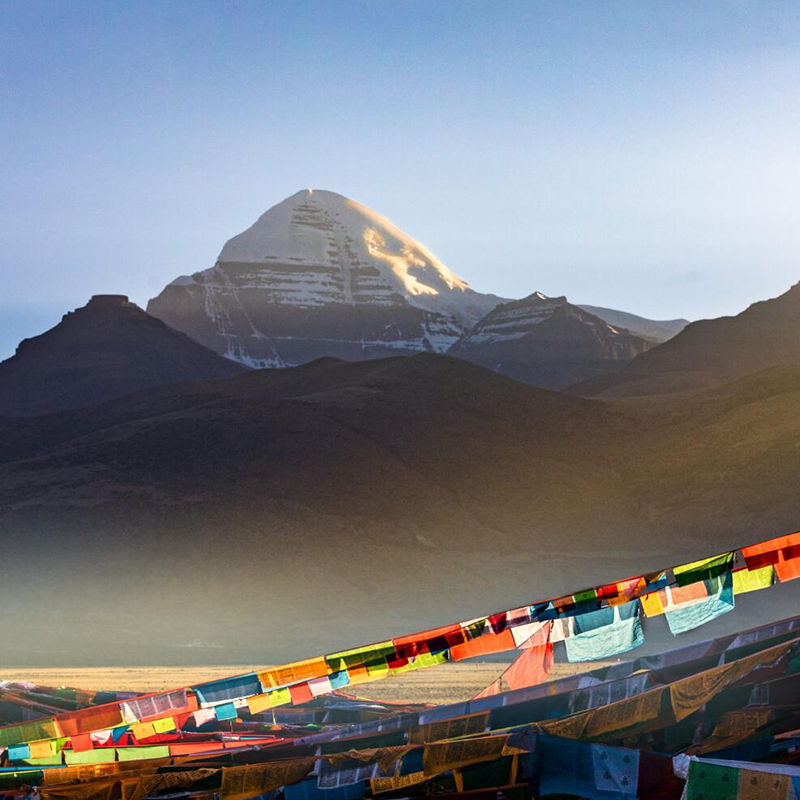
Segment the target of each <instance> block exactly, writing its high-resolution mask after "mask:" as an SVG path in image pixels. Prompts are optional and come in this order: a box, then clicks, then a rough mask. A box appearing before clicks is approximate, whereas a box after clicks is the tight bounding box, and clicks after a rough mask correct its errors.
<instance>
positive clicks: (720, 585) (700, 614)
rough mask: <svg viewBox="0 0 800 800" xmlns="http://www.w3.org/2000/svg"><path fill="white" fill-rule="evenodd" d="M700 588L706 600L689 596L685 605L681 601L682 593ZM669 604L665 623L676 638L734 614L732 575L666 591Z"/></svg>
mask: <svg viewBox="0 0 800 800" xmlns="http://www.w3.org/2000/svg"><path fill="white" fill-rule="evenodd" d="M700 586H702V587H703V590H704V592H705V595H706V596H705V597H704V598H703V597H700V598H696V597H690V598H688V599H687V601H686V602H683V603H682V602H681V599H682V595H681V592H682V591H689V590H692V589H693V588H694V587H700ZM665 591H666V592H667V594H668V595H669V598H670V602H669V604H668V605H667V607H666V609H665V610H666V617H667V624H668V625H669V629H670V631H672V633H673V634H675V635H677V634H679V633H685V632H686V631H691V630H694V629H695V628H699V627H700V626H701V625H705V624H706V623H707V622H711V620H712V619H716V618H717V617H720V616H722V615H723V614H727V613H728V612H729V611H733V606H734V599H733V573H731V572H727V573H725V574H724V575H720V576H719V577H718V578H711V580H707V581H702V582H701V583H700V584H691V585H690V586H687V587H685V588H684V587H681V588H675V587H672V588H669V589H666V590H665Z"/></svg>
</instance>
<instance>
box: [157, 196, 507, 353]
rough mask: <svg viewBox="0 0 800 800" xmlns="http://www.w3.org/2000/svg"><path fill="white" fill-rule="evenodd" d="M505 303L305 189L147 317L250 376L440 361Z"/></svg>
mask: <svg viewBox="0 0 800 800" xmlns="http://www.w3.org/2000/svg"><path fill="white" fill-rule="evenodd" d="M498 302H500V298H497V297H495V296H494V295H483V294H479V293H478V292H475V291H473V290H472V289H470V287H469V286H468V284H467V283H466V281H464V280H462V279H461V278H460V277H458V275H456V274H455V273H454V272H453V271H452V270H450V269H449V268H448V267H447V266H445V264H444V263H443V262H442V261H441V260H440V259H438V258H437V257H436V256H435V255H434V254H433V253H432V252H431V251H430V250H429V249H428V248H427V247H425V246H424V245H422V244H420V243H419V242H417V241H416V240H415V239H413V238H412V237H411V236H409V235H408V234H406V233H404V232H403V231H402V230H400V228H398V227H397V226H396V225H394V224H393V223H392V222H390V221H389V220H388V219H386V218H385V217H383V216H382V215H380V214H378V213H376V212H375V211H372V210H371V209H369V208H367V207H366V206H363V205H361V204H360V203H357V202H355V201H354V200H350V199H349V198H347V197H344V196H343V195H340V194H336V193H335V192H329V191H322V190H318V189H313V190H312V189H305V190H303V191H300V192H297V193H296V194H293V195H292V196H291V197H288V198H286V199H285V200H283V201H282V202H280V203H278V204H277V205H275V206H273V207H272V208H270V209H269V210H268V211H266V212H265V213H264V214H262V215H261V216H260V217H259V218H258V219H257V220H256V222H255V223H254V224H253V225H251V226H250V227H249V228H248V229H247V230H245V231H243V232H242V233H240V234H238V235H237V236H234V237H233V238H232V239H230V240H229V241H228V242H227V243H226V244H225V246H224V247H223V248H222V250H221V252H220V254H219V258H218V259H217V263H216V264H215V266H214V267H212V268H211V269H207V270H204V271H202V272H198V273H195V274H194V275H192V276H183V277H181V278H178V279H177V280H176V281H173V282H172V283H171V284H170V285H169V286H167V287H166V289H165V290H164V291H163V292H162V293H161V295H159V296H158V297H157V298H155V299H154V300H151V301H150V304H149V305H148V310H149V311H150V313H152V314H154V315H156V316H159V317H161V318H162V319H164V320H165V321H167V322H168V323H169V324H170V325H172V326H174V327H176V328H179V329H181V330H184V331H186V332H187V333H189V334H190V335H192V336H194V337H195V338H197V339H198V340H199V341H201V342H203V343H204V344H206V345H208V346H210V347H212V348H213V349H215V350H217V351H218V352H221V353H222V354H223V355H226V356H228V357H229V358H233V359H236V360H239V361H242V362H244V363H246V364H249V365H251V366H283V365H288V364H298V363H303V362H304V361H308V360H311V359H313V358H317V357H320V356H326V355H331V356H337V357H342V358H349V359H360V358H368V357H376V356H380V355H389V354H402V353H408V352H419V351H424V350H428V351H435V352H444V351H445V350H446V349H447V348H448V347H449V346H450V345H451V344H452V343H453V342H455V341H456V339H458V338H459V337H460V336H461V335H462V334H463V333H464V332H465V331H466V330H468V329H469V328H470V327H471V326H472V325H473V324H475V323H476V322H477V321H478V320H479V319H481V318H482V317H483V316H484V315H485V314H486V313H487V312H488V311H490V310H491V309H492V308H493V307H494V306H495V305H496V304H497V303H498Z"/></svg>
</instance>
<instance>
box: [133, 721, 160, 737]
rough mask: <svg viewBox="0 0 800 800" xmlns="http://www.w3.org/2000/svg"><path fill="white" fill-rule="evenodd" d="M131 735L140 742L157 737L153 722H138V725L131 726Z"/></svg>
mask: <svg viewBox="0 0 800 800" xmlns="http://www.w3.org/2000/svg"><path fill="white" fill-rule="evenodd" d="M131 733H132V734H133V735H134V736H135V737H136V738H137V739H139V740H141V739H147V738H149V737H150V736H155V735H156V729H155V727H153V723H152V722H138V723H137V724H136V725H131Z"/></svg>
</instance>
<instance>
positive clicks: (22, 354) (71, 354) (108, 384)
mask: <svg viewBox="0 0 800 800" xmlns="http://www.w3.org/2000/svg"><path fill="white" fill-rule="evenodd" d="M245 370H246V367H244V366H242V365H241V364H238V363H236V362H234V361H231V360H229V359H226V358H222V357H221V356H219V355H217V354H216V353H214V352H212V351H210V350H208V349H207V348H205V347H203V346H202V345H200V344H198V343H197V342H195V341H194V340H192V339H190V338H189V337H188V336H186V335H185V334H183V333H180V332H178V331H176V330H173V329H172V328H169V327H168V326H167V325H165V324H164V323H163V322H162V321H161V320H159V319H155V318H154V317H151V316H148V315H147V314H145V313H144V311H142V310H141V309H140V308H139V307H138V306H136V305H134V304H133V303H130V302H128V298H127V297H125V296H123V295H98V296H95V297H93V298H92V299H91V300H90V301H89V302H88V303H87V304H86V305H85V306H84V307H83V308H79V309H78V310H77V311H74V312H71V313H69V314H66V315H65V316H64V318H63V319H62V320H61V322H60V323H59V324H58V325H56V326H55V327H54V328H52V329H51V330H49V331H47V332H46V333H43V334H41V335H40V336H36V337H34V338H33V339H25V340H24V341H23V342H21V343H20V345H19V347H18V348H17V352H16V354H15V355H14V356H12V357H11V358H9V359H6V360H5V361H3V362H0V414H7V415H11V416H18V415H23V416H34V415H37V414H48V413H51V412H54V411H62V410H64V409H68V408H78V407H81V406H86V405H94V404H96V403H103V402H105V401H107V400H112V399H114V398H115V397H121V396H122V395H125V394H130V393H131V392H137V391H140V390H142V389H147V388H149V387H151V386H159V385H161V384H164V383H173V382H178V381H191V380H209V379H213V378H226V377H231V376H232V375H238V374H239V373H241V372H243V371H245Z"/></svg>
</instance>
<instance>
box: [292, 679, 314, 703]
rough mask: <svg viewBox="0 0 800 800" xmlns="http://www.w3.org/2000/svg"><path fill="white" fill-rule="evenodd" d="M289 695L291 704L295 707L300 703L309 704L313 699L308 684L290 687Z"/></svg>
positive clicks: (297, 684)
mask: <svg viewBox="0 0 800 800" xmlns="http://www.w3.org/2000/svg"><path fill="white" fill-rule="evenodd" d="M289 695H290V697H291V698H292V703H293V704H294V705H296V706H299V705H301V704H302V703H310V702H311V701H312V700H313V699H314V695H313V694H311V689H310V688H309V686H308V683H296V684H295V685H294V686H290V687H289Z"/></svg>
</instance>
